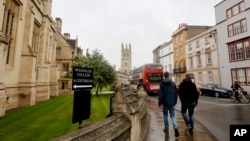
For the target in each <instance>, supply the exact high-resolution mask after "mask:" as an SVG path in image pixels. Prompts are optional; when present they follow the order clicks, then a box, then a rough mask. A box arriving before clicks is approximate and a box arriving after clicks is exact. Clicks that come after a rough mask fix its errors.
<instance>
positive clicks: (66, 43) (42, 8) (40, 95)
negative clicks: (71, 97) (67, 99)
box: [0, 0, 82, 116]
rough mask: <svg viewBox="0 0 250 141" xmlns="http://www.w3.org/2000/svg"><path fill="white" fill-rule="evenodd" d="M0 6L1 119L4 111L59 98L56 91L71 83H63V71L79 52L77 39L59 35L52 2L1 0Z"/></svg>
mask: <svg viewBox="0 0 250 141" xmlns="http://www.w3.org/2000/svg"><path fill="white" fill-rule="evenodd" d="M0 3H1V4H0V15H1V16H0V27H1V28H0V116H3V115H5V112H6V110H10V109H14V108H18V107H24V106H32V105H35V104H36V103H37V102H39V101H44V100H48V99H50V97H51V96H58V94H59V88H62V87H66V85H67V88H69V89H71V87H70V85H71V82H69V81H68V80H67V81H68V82H67V83H68V84H66V82H65V81H64V79H63V78H62V76H63V73H64V71H62V70H70V66H71V64H72V57H73V56H76V55H81V54H82V50H81V49H80V48H79V47H78V43H77V39H70V38H68V37H70V36H69V34H65V35H64V36H62V35H61V24H62V22H60V21H61V20H60V19H56V22H55V21H54V20H53V18H52V17H51V8H52V1H51V0H48V1H45V0H0ZM59 48H60V49H61V52H60V51H59ZM72 53H74V54H72ZM58 54H60V55H58ZM72 55H73V56H72ZM63 82H65V83H63ZM62 84H64V86H62Z"/></svg>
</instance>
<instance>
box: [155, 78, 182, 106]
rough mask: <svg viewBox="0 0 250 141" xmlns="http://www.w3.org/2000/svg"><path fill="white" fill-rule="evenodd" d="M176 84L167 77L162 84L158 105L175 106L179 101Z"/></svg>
mask: <svg viewBox="0 0 250 141" xmlns="http://www.w3.org/2000/svg"><path fill="white" fill-rule="evenodd" d="M177 96H178V95H177V91H176V84H175V83H174V82H173V81H172V80H171V79H170V78H165V79H163V80H162V82H161V84H160V92H159V101H158V105H159V106H161V105H162V104H163V105H164V106H174V105H176V103H177Z"/></svg>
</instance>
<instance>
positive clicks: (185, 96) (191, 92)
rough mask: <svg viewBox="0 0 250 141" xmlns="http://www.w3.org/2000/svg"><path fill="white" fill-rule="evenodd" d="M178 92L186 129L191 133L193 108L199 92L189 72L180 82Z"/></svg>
mask: <svg viewBox="0 0 250 141" xmlns="http://www.w3.org/2000/svg"><path fill="white" fill-rule="evenodd" d="M178 92H179V98H180V101H181V114H182V117H183V119H184V121H185V123H186V129H187V130H189V133H193V129H194V109H195V107H196V106H197V104H198V98H199V92H198V90H197V87H196V85H195V83H194V82H193V81H192V77H191V74H190V73H187V74H186V78H185V79H183V81H182V82H181V84H180V86H179V91H178ZM187 111H188V115H187Z"/></svg>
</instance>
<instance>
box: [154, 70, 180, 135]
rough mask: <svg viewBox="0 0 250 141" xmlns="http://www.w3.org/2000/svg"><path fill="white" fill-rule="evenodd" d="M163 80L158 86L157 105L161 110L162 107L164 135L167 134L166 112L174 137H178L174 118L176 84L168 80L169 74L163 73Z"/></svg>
mask: <svg viewBox="0 0 250 141" xmlns="http://www.w3.org/2000/svg"><path fill="white" fill-rule="evenodd" d="M164 77H165V78H164V79H163V80H162V82H161V84H160V92H159V101H158V105H159V107H160V108H162V105H163V119H164V126H165V127H164V129H163V131H164V133H165V134H166V135H168V134H169V124H168V112H169V114H170V118H171V120H172V124H173V127H174V131H175V137H179V131H178V124H177V121H176V117H175V105H176V103H177V91H176V84H175V83H174V82H173V81H172V80H171V79H170V78H169V72H164Z"/></svg>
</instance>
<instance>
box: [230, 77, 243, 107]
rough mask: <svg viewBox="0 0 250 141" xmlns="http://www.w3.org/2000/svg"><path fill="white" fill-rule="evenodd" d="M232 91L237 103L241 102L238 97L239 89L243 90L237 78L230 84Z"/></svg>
mask: <svg viewBox="0 0 250 141" xmlns="http://www.w3.org/2000/svg"><path fill="white" fill-rule="evenodd" d="M231 88H232V90H233V92H234V95H235V99H236V100H237V101H239V103H240V102H241V101H240V99H239V95H240V94H239V91H240V90H243V88H242V87H241V86H240V81H239V80H235V81H234V84H232V86H231Z"/></svg>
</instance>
